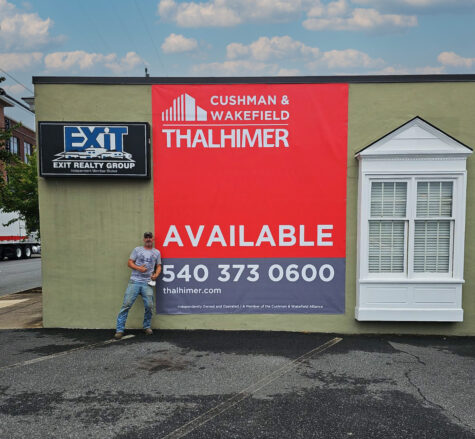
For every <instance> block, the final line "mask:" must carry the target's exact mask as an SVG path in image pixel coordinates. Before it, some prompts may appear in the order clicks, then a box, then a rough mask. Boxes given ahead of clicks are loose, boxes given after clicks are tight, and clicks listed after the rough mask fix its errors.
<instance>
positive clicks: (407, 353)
mask: <svg viewBox="0 0 475 439" xmlns="http://www.w3.org/2000/svg"><path fill="white" fill-rule="evenodd" d="M390 344H391V346H393V347H394V349H396V350H397V351H398V352H401V353H402V354H405V355H408V356H410V357H412V358H415V359H416V361H417V363H418V364H421V365H423V366H427V364H426V363H425V362H424V361H422V360H421V359H420V357H419V356H417V355H415V354H413V353H411V352H407V351H405V350H404V349H401V348H400V347H396V346H394V344H393V343H391V342H390ZM410 364H414V363H413V362H412V363H410ZM412 372H414V368H409V369H408V370H406V371H405V372H404V376H405V377H406V379H407V382H408V383H409V384H410V386H411V387H413V388H414V389H415V390H416V391H417V393H418V395H419V396H420V397H421V398H422V400H423V401H425V402H426V403H427V404H429V405H430V406H432V407H434V408H438V409H439V410H441V411H442V412H443V413H446V414H447V415H448V417H449V418H450V417H452V418H454V419H456V420H457V421H458V422H459V423H460V424H461V425H463V426H465V427H467V428H468V429H469V430H470V431H475V430H474V428H473V427H472V426H471V425H470V424H467V423H466V422H465V421H463V420H462V419H461V418H460V417H459V416H457V415H456V414H455V413H452V412H451V411H450V410H449V409H447V408H446V407H444V406H442V405H440V404H438V403H436V402H434V401H431V400H430V399H429V398H428V397H427V396H426V395H424V393H423V392H422V389H421V388H420V387H419V386H418V385H417V384H416V383H415V382H414V381H413V380H412V379H411V377H410V374H411V373H412Z"/></svg>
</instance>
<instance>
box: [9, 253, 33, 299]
mask: <svg viewBox="0 0 475 439" xmlns="http://www.w3.org/2000/svg"><path fill="white" fill-rule="evenodd" d="M41 286H42V282H41V257H40V256H39V255H33V256H32V257H31V259H18V260H15V261H10V260H7V259H5V260H3V261H0V296H4V295H6V294H11V293H16V292H18V291H25V290H29V289H31V288H37V287H41Z"/></svg>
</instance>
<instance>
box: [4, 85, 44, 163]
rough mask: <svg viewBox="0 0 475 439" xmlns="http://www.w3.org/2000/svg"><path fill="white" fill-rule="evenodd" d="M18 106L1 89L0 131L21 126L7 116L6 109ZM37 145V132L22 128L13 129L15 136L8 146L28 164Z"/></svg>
mask: <svg viewBox="0 0 475 439" xmlns="http://www.w3.org/2000/svg"><path fill="white" fill-rule="evenodd" d="M17 105H19V103H17V102H16V101H15V100H14V99H13V98H11V97H10V96H8V95H7V94H5V92H4V91H3V89H1V88H0V130H3V129H11V128H14V127H15V126H16V125H18V124H19V122H17V121H16V120H14V119H12V118H10V117H7V116H5V108H7V107H14V106H17ZM35 143H36V135H35V132H34V131H33V130H30V129H29V128H27V127H25V126H20V127H17V128H14V129H13V136H12V137H11V138H10V140H9V142H8V144H7V145H6V146H7V148H8V149H9V150H10V152H12V153H14V154H16V155H18V156H19V157H20V158H21V160H22V161H24V162H26V161H27V157H28V156H29V155H30V154H31V153H32V152H33V148H34V145H35Z"/></svg>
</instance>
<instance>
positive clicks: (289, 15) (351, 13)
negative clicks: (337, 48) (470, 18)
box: [158, 0, 473, 31]
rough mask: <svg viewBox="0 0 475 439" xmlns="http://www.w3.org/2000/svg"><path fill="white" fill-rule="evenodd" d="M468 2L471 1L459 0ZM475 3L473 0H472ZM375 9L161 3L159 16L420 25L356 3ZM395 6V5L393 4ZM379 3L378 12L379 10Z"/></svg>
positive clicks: (219, 1) (242, 0)
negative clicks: (304, 14)
mask: <svg viewBox="0 0 475 439" xmlns="http://www.w3.org/2000/svg"><path fill="white" fill-rule="evenodd" d="M404 1H406V2H416V3H417V2H419V3H420V2H428V1H430V0H396V2H404ZM455 1H464V2H467V1H469V0H455ZM471 1H473V0H471ZM352 2H353V3H360V4H362V5H372V3H375V5H374V6H375V7H374V8H369V9H364V8H361V7H360V8H356V9H355V8H354V7H353V4H350V3H349V0H333V1H330V2H329V3H328V2H324V1H323V0H207V1H206V0H205V1H200V0H192V1H184V2H178V1H176V0H160V1H159V3H158V15H159V16H160V17H161V18H162V19H164V20H168V21H173V22H175V23H176V24H177V25H178V26H182V27H205V26H210V27H230V26H236V25H238V24H242V23H246V22H250V21H260V22H262V21H267V22H269V21H270V22H279V21H290V20H295V19H298V17H299V15H301V14H302V13H306V14H307V19H306V20H305V21H304V22H303V25H304V27H305V28H307V29H309V30H351V31H354V30H367V31H368V30H374V29H378V30H390V31H391V30H394V29H403V28H407V27H413V26H416V25H417V17H416V16H414V15H404V14H395V13H392V14H385V13H382V12H380V11H381V10H382V9H384V7H385V5H386V4H387V3H391V2H383V1H382V0H352ZM392 3H394V2H392ZM376 4H377V9H375V8H376Z"/></svg>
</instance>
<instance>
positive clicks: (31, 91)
mask: <svg viewBox="0 0 475 439" xmlns="http://www.w3.org/2000/svg"><path fill="white" fill-rule="evenodd" d="M0 71H2V72H3V73H5V75H7V76H8V77H9V78H11V79H13V80H14V81H15V82H16V83H17V84H19V85H21V86H22V87H23V88H24V89H25V90H28V91H29V92H30V93H33V94H35V92H34V91H33V90H30V89H29V88H28V87H27V86H26V85H24V84H22V83H21V82H20V81H18V79H15V78H14V77H13V76H12V75H10V73H8V72H6V71H5V70H3V69H2V68H0Z"/></svg>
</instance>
